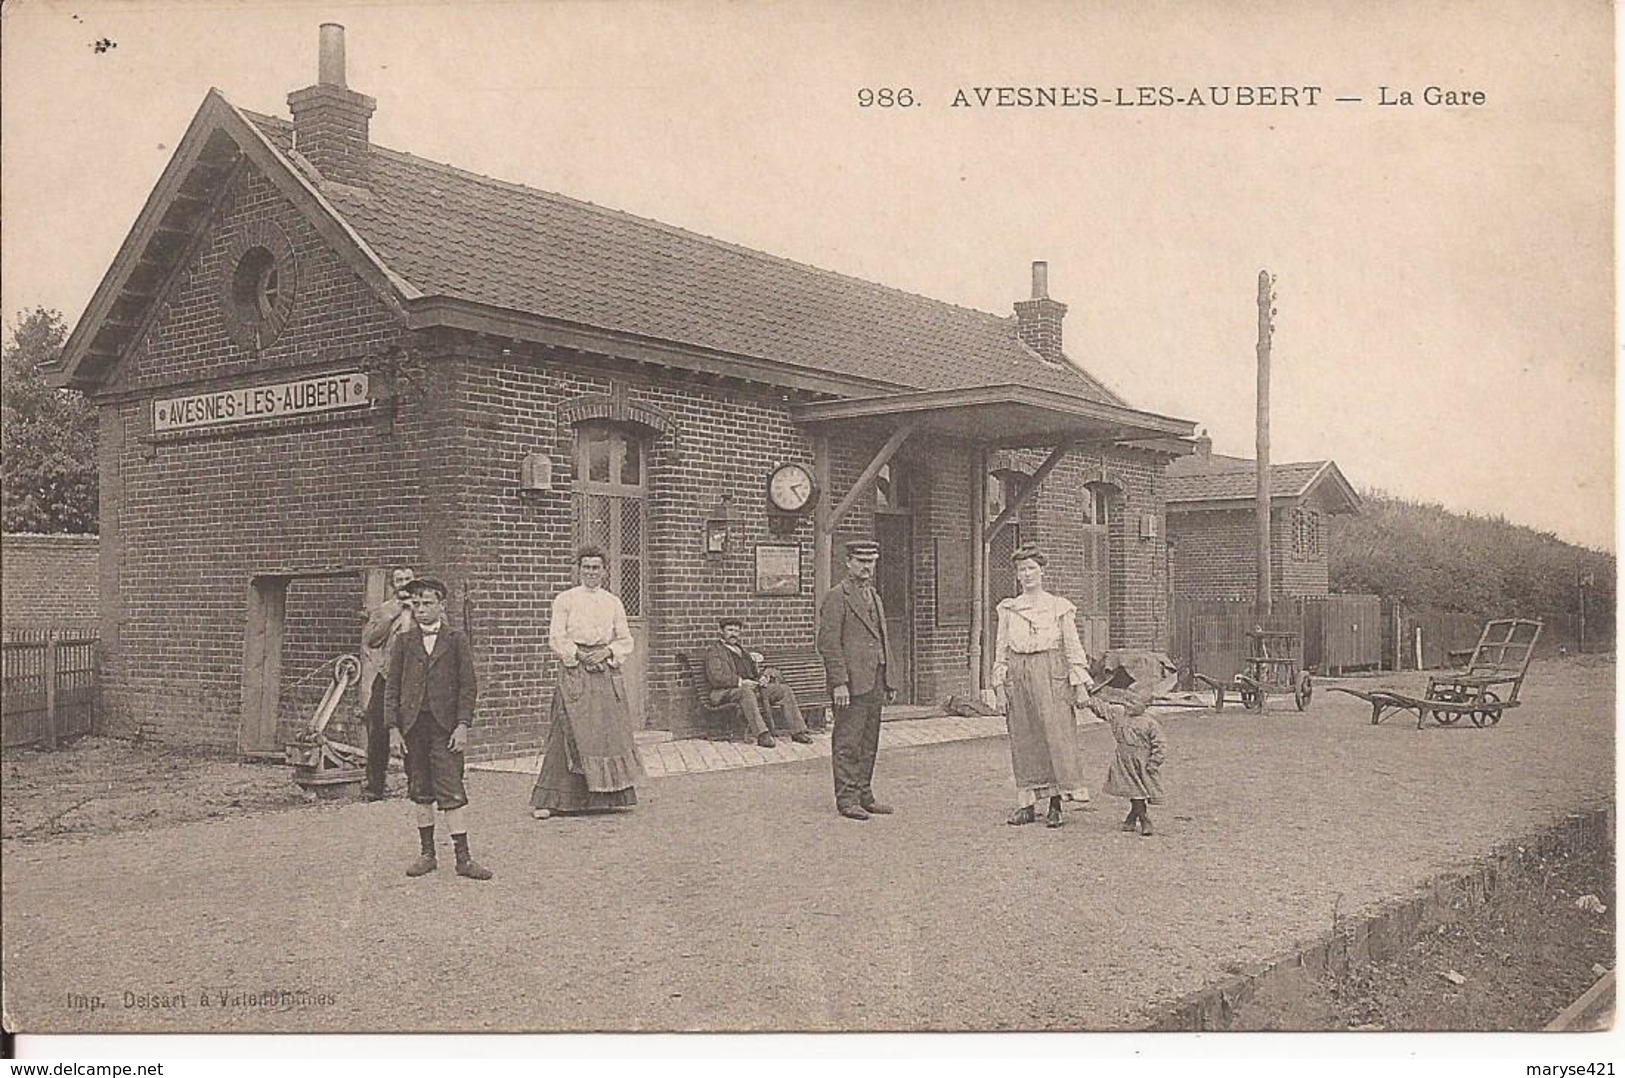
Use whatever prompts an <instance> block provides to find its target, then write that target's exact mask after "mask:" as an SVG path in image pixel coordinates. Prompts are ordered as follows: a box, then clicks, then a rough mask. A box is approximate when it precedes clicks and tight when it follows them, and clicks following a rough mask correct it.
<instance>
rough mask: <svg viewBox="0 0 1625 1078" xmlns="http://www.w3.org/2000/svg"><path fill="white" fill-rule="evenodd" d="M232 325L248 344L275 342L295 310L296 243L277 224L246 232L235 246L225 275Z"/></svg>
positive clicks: (225, 309)
mask: <svg viewBox="0 0 1625 1078" xmlns="http://www.w3.org/2000/svg"><path fill="white" fill-rule="evenodd" d="M221 278H222V279H221V297H220V298H221V313H222V314H223V315H224V316H225V322H226V329H227V330H228V331H229V332H230V333H231V335H232V337H233V338H234V339H235V340H236V341H237V343H238V344H240V345H242V346H243V347H244V348H252V349H256V350H258V349H261V348H267V347H269V346H270V344H271V342H273V341H275V340H276V339H277V337H278V335H280V334H281V332H282V330H283V328H284V327H285V326H286V325H287V324H288V316H289V314H290V313H291V312H292V310H293V299H294V283H295V272H294V262H293V245H292V244H290V243H289V242H288V238H287V236H285V235H283V233H282V230H281V229H279V228H277V227H276V226H275V225H263V226H261V227H259V228H256V229H253V230H249V231H245V232H244V233H242V234H241V235H239V236H238V237H237V239H236V241H235V242H234V243H233V244H232V246H231V249H230V251H229V253H228V257H227V259H226V262H225V265H224V267H223V272H222V275H221Z"/></svg>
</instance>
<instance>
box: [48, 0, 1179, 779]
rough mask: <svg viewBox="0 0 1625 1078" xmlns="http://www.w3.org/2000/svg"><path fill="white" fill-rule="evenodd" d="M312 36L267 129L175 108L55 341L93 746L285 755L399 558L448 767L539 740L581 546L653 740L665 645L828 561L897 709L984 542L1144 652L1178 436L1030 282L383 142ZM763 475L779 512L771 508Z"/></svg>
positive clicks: (791, 606)
mask: <svg viewBox="0 0 1625 1078" xmlns="http://www.w3.org/2000/svg"><path fill="white" fill-rule="evenodd" d="M342 34H343V31H342V29H341V28H339V27H336V26H332V25H328V26H324V27H323V30H322V49H321V62H320V78H319V81H318V83H317V84H316V85H314V86H311V87H308V88H306V89H303V90H298V91H296V92H294V93H292V94H290V95H289V97H288V103H289V106H290V110H291V113H292V122H289V121H287V120H284V119H280V118H276V117H271V116H264V115H259V114H256V113H253V112H249V111H246V110H243V109H240V108H237V107H236V106H234V105H232V104H231V103H230V102H228V101H227V100H226V99H225V98H224V97H223V96H222V95H221V94H220V93H219V92H217V91H210V92H209V93H208V95H207V97H206V98H205V99H204V101H203V104H202V106H201V108H200V109H199V110H198V112H197V114H196V116H195V117H194V119H193V121H192V123H191V125H190V127H189V128H188V130H187V132H186V135H185V137H184V138H183V139H182V141H181V143H180V145H179V147H178V149H177V150H176V152H175V155H174V158H173V159H172V161H171V162H170V163H169V165H168V167H167V169H166V170H165V172H164V174H163V175H162V177H161V178H160V180H159V182H158V185H157V187H156V188H155V189H154V191H153V192H152V194H151V196H150V197H149V199H148V201H147V203H146V206H145V207H144V208H143V210H142V211H141V214H140V216H139V217H138V218H137V220H136V222H135V224H134V226H133V228H132V230H131V232H130V234H129V236H128V238H127V239H126V240H125V242H124V244H123V246H122V247H121V249H120V250H119V252H118V255H117V257H116V258H115V260H114V262H113V264H112V266H111V268H110V269H109V270H108V272H107V274H106V276H105V278H104V279H103V281H102V283H101V286H100V288H99V289H98V291H97V292H96V294H95V296H94V298H93V299H92V301H91V303H90V305H89V307H88V308H87V310H86V313H85V315H84V317H83V319H82V320H81V321H80V323H79V324H78V326H77V327H76V328H75V330H74V332H73V335H72V337H71V339H70V340H69V342H68V346H67V348H66V351H65V357H64V362H63V366H62V368H61V369H60V371H59V374H58V378H59V381H60V383H61V384H65V385H71V386H74V387H77V388H80V389H83V390H85V391H86V392H88V393H90V394H91V395H92V396H93V397H94V399H95V401H96V402H97V404H98V406H99V410H100V416H101V442H100V453H101V459H100V467H101V507H102V508H101V514H102V516H101V554H100V568H99V572H100V591H101V596H102V611H101V634H102V639H103V641H104V647H105V655H106V665H105V670H104V679H105V690H104V700H105V702H106V704H107V710H108V712H109V726H110V729H111V730H112V732H115V733H119V732H123V733H133V732H136V731H140V732H142V733H144V734H146V735H148V736H152V737H156V738H159V739H162V740H165V741H170V742H185V743H188V744H192V745H197V746H200V747H211V748H215V749H219V750H235V751H239V752H243V753H247V754H251V755H252V754H262V753H263V754H270V755H276V754H280V752H281V750H282V746H283V744H284V743H285V742H286V740H287V739H288V738H289V736H290V734H291V733H292V731H293V730H294V729H295V724H300V723H303V722H304V721H305V717H306V716H308V715H309V714H310V711H311V709H312V707H313V705H314V703H315V701H316V700H317V699H318V698H319V696H320V695H321V692H322V690H323V689H324V688H325V686H326V685H327V684H329V683H330V680H329V677H328V674H327V672H326V666H325V664H327V663H329V662H330V661H331V660H332V659H333V658H334V657H335V656H337V655H340V654H343V653H346V652H353V651H354V650H355V649H356V646H357V636H358V633H359V628H360V624H361V622H360V617H361V612H362V611H363V609H364V608H365V607H366V606H367V605H368V604H369V603H370V602H371V601H373V600H375V599H376V598H377V597H378V596H379V595H380V594H381V591H382V588H383V578H384V575H385V573H386V571H387V567H389V566H391V565H395V564H409V565H413V566H415V567H417V568H418V570H419V572H420V573H425V572H426V573H432V574H433V575H435V576H438V577H440V578H442V579H444V580H445V581H446V582H447V583H448V584H449V585H450V588H451V596H450V598H449V604H450V609H451V611H452V617H453V620H454V621H455V622H456V623H458V624H461V625H463V626H464V627H465V628H467V629H468V631H469V632H470V634H471V636H472V638H473V642H474V646H475V649H476V654H477V656H478V663H479V669H480V675H481V697H480V704H479V713H478V718H477V722H476V728H475V730H474V752H475V753H476V754H477V755H479V756H485V757H490V756H499V755H508V754H512V753H516V752H523V751H527V750H529V751H534V750H535V749H536V748H537V747H539V746H540V745H541V743H542V741H543V739H544V736H545V733H546V729H545V723H546V715H547V704H548V700H549V696H550V693H551V690H552V676H553V675H552V664H551V663H550V662H549V661H548V656H547V648H546V633H547V622H548V615H549V605H550V602H551V599H552V598H553V596H554V595H555V594H557V593H558V592H559V591H560V590H562V589H564V588H566V587H568V586H570V585H571V584H572V583H573V572H574V559H573V551H574V550H575V548H576V547H577V545H578V544H580V543H582V542H584V541H588V540H591V541H594V542H597V543H599V544H601V545H603V546H605V547H606V548H607V549H608V550H609V553H610V563H611V586H612V587H613V588H614V590H616V591H617V592H618V593H619V594H620V596H621V598H622V599H623V601H624V602H625V604H626V607H627V611H628V614H629V615H630V617H631V621H632V625H633V633H634V636H635V637H636V638H637V641H638V645H639V646H638V650H637V654H636V662H635V668H634V669H632V670H631V671H630V672H629V682H630V683H631V684H632V686H633V689H632V691H633V692H634V704H635V707H636V714H637V715H639V716H640V718H641V721H642V722H643V724H644V725H645V726H647V727H651V728H661V729H669V730H673V731H677V732H680V733H681V732H686V731H690V730H692V729H694V727H695V724H696V721H697V718H696V715H695V714H694V711H695V700H694V697H695V690H694V686H693V685H692V684H691V683H690V682H689V680H688V674H687V671H686V670H685V668H684V663H683V662H682V660H681V658H680V656H681V655H682V654H683V653H684V652H688V651H692V650H694V649H695V648H696V647H697V646H698V645H700V644H702V643H703V642H704V641H706V640H708V639H710V638H711V637H712V636H714V634H715V618H716V616H717V615H718V614H720V613H722V612H724V611H738V612H742V613H743V614H744V615H745V616H746V617H747V619H748V621H749V632H748V635H749V639H750V640H751V641H752V642H753V644H755V645H756V646H759V647H761V648H762V650H764V651H767V652H769V653H772V652H774V651H782V650H788V649H797V650H799V649H806V648H810V647H811V645H812V641H813V632H814V620H815V611H816V601H817V598H818V597H819V595H821V594H822V592H823V590H824V589H826V588H827V587H828V586H829V585H830V583H831V581H832V579H838V574H839V564H838V560H839V558H838V554H836V553H835V552H836V551H838V550H839V543H840V542H841V540H842V539H843V538H846V537H849V536H854V535H869V534H872V535H874V536H876V537H878V538H879V540H880V542H881V543H882V546H883V549H884V554H883V557H882V561H881V565H882V579H881V586H882V588H883V593H884V595H885V599H886V603H887V606H888V610H889V612H890V613H891V615H892V617H893V622H892V626H891V628H892V632H893V634H894V637H893V639H894V642H895V643H896V644H897V645H898V646H897V654H898V662H899V664H900V665H901V666H902V667H903V670H902V671H900V673H901V675H902V684H903V686H904V689H903V699H904V700H913V701H924V702H935V701H937V700H940V699H941V698H942V697H944V696H946V695H948V694H949V693H954V692H965V691H967V690H972V689H974V688H976V687H977V686H979V684H980V683H981V680H982V679H983V677H984V676H985V672H986V670H987V668H988V666H989V664H990V655H989V654H988V652H989V651H990V650H991V637H990V636H989V635H987V633H986V629H985V627H986V626H987V625H989V624H991V621H990V618H989V610H990V607H991V604H992V603H993V602H995V601H996V600H997V598H998V597H999V596H1001V595H1004V594H1008V593H1009V591H1010V589H1011V577H1010V572H1009V566H1008V561H1007V555H1008V551H1009V549H1010V547H1011V544H1012V543H1013V542H1014V540H1015V538H1016V535H1017V533H1018V532H1020V533H1021V535H1022V537H1023V538H1026V537H1033V538H1036V539H1038V540H1039V541H1040V542H1042V543H1043V544H1044V545H1045V546H1046V548H1047V549H1048V550H1049V551H1050V552H1051V554H1052V558H1053V560H1052V562H1051V568H1050V573H1049V580H1050V583H1051V585H1052V587H1053V588H1054V590H1056V591H1058V592H1059V593H1061V594H1065V595H1068V596H1069V597H1072V598H1073V599H1074V600H1075V601H1076V602H1078V604H1079V606H1080V608H1081V609H1082V611H1083V613H1084V619H1083V622H1084V627H1085V631H1086V633H1087V634H1088V635H1089V637H1090V641H1091V643H1092V644H1093V645H1094V647H1095V648H1096V649H1097V650H1098V649H1099V648H1102V647H1104V646H1105V645H1106V643H1108V642H1109V643H1111V644H1114V645H1119V646H1147V647H1160V646H1163V641H1164V639H1165V637H1166V633H1167V616H1168V610H1167V579H1168V577H1167V556H1168V554H1167V548H1166V546H1165V544H1164V542H1163V541H1162V539H1161V538H1160V537H1161V536H1162V534H1163V528H1162V518H1163V500H1162V492H1161V488H1160V483H1161V474H1162V471H1163V468H1164V466H1165V465H1166V463H1167V462H1168V461H1169V460H1170V459H1171V458H1173V457H1174V456H1177V455H1179V454H1181V453H1184V452H1188V450H1189V443H1188V441H1186V439H1188V437H1189V436H1190V434H1191V433H1192V425H1191V424H1190V423H1188V422H1186V421H1184V420H1179V419H1173V418H1169V417H1166V416H1161V415H1155V414H1152V413H1148V412H1144V411H1140V410H1136V409H1134V408H1132V407H1130V406H1129V405H1128V404H1126V403H1125V402H1124V401H1123V400H1122V399H1120V398H1119V397H1118V396H1116V395H1115V394H1114V393H1112V392H1111V391H1110V390H1108V389H1107V388H1106V387H1105V386H1104V385H1102V384H1101V383H1100V382H1099V381H1097V380H1096V379H1094V378H1093V377H1091V376H1090V375H1089V374H1088V373H1087V372H1086V371H1084V370H1083V369H1082V368H1081V367H1080V366H1079V365H1077V364H1076V363H1074V362H1072V361H1071V360H1069V359H1068V358H1067V356H1066V355H1065V354H1064V353H1063V352H1062V347H1061V324H1062V318H1063V316H1064V314H1065V312H1066V307H1065V306H1064V305H1062V304H1061V303H1058V302H1056V301H1055V300H1053V299H1051V298H1049V296H1048V295H1047V287H1046V279H1045V272H1044V266H1043V264H1042V263H1035V264H1034V267H1033V288H1032V294H1031V297H1030V298H1028V299H1025V300H1022V301H1020V302H1018V303H1016V304H1015V310H1014V313H1013V315H1012V316H1004V317H1000V316H996V315H992V314H987V313H983V312H980V311H974V310H968V309H965V308H962V307H956V306H952V305H949V304H946V303H941V302H937V301H934V300H930V299H926V298H923V297H920V296H915V295H910V294H907V293H904V292H900V291H897V290H895V289H891V288H886V287H883V286H881V285H878V284H871V283H869V282H866V281H861V280H856V279H853V278H850V277H845V276H841V275H838V274H835V273H830V272H826V271H823V270H819V269H815V268H813V267H810V266H806V265H801V264H798V263H795V262H791V261H787V260H785V259H782V258H777V257H774V256H771V255H768V254H763V253H760V252H757V251H752V250H747V249H745V248H741V247H738V246H734V245H732V244H728V243H724V242H721V241H718V240H715V239H712V238H709V237H706V236H702V235H697V234H695V233H692V232H687V231H684V230H682V229H678V228H674V227H670V226H668V225H664V224H661V223H659V222H655V221H650V220H645V219H642V218H638V217H633V216H630V215H628V214H625V213H619V212H615V211H613V210H609V209H605V208H602V207H599V206H594V205H591V204H589V203H585V202H580V201H576V200H574V199H570V198H566V197H563V196H561V195H556V194H551V193H548V192H544V191H539V190H534V189H531V188H527V187H522V186H518V185H515V184H511V183H504V182H500V181H497V180H492V179H488V178H486V177H483V176H479V175H474V174H472V173H468V172H464V171H460V170H458V169H455V168H451V167H448V166H445V165H440V164H435V163H431V162H429V161H426V160H423V159H421V158H417V157H413V156H411V155H409V154H406V153H401V152H397V151H395V150H389V149H384V148H382V147H379V146H375V145H373V144H371V142H370V141H369V138H368V122H369V118H370V116H371V115H372V113H373V111H374V108H375V102H374V101H373V99H372V98H369V97H366V96H364V95H362V94H360V93H357V92H355V91H353V90H350V89H348V88H347V87H346V86H345V78H344V52H343V36H342ZM787 467H788V468H789V469H791V471H789V472H788V473H785V476H784V478H786V479H788V480H789V481H788V482H786V483H785V484H784V488H785V489H783V490H781V494H793V492H794V488H797V487H801V486H803V485H804V484H803V483H802V482H801V481H800V480H801V478H802V476H801V473H804V474H805V477H806V478H808V479H810V480H811V484H812V485H814V486H815V490H814V492H813V497H812V498H811V499H810V500H809V501H808V502H807V503H806V504H805V505H796V504H794V500H795V499H794V498H793V497H788V498H781V504H779V505H773V504H770V489H769V488H770V479H771V477H772V476H774V475H775V474H776V473H779V472H780V471H781V469H785V468H787ZM797 469H799V470H800V472H797V471H796V470H797Z"/></svg>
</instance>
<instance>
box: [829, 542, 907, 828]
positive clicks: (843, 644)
mask: <svg viewBox="0 0 1625 1078" xmlns="http://www.w3.org/2000/svg"><path fill="white" fill-rule="evenodd" d="M879 561H880V544H879V543H877V542H875V541H874V540H873V539H855V540H852V541H851V542H849V543H847V544H846V576H845V578H844V579H842V580H841V582H840V583H839V584H837V585H836V586H835V587H833V588H831V589H830V592H829V594H828V595H826V596H824V602H823V604H822V605H821V606H820V607H819V608H818V654H819V655H820V656H822V657H823V660H824V673H825V676H826V677H827V679H828V681H829V688H830V700H831V702H832V703H833V704H834V711H835V730H834V734H833V736H832V738H831V746H830V747H831V751H830V763H831V766H832V767H833V769H834V772H835V809H836V811H837V812H839V813H840V814H841V815H842V816H845V817H847V818H848V819H852V820H867V819H869V817H870V816H872V815H885V814H887V813H890V812H891V811H892V808H891V806H890V805H885V804H882V803H880V802H879V801H877V800H875V794H874V790H873V788H872V787H871V783H872V782H873V779H874V773H875V752H876V750H877V749H879V747H880V708H881V706H882V705H883V704H888V703H890V702H891V701H892V700H894V699H895V698H896V696H897V690H896V689H894V688H893V687H892V685H891V682H890V680H889V679H888V674H887V671H888V670H889V669H890V668H891V665H892V663H891V641H890V640H888V639H887V637H886V609H885V607H884V606H882V605H881V602H880V594H879V592H877V591H876V590H875V586H874V580H875V565H876V563H878V562H879Z"/></svg>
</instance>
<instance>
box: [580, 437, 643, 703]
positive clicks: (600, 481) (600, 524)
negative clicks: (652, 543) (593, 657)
mask: <svg viewBox="0 0 1625 1078" xmlns="http://www.w3.org/2000/svg"><path fill="white" fill-rule="evenodd" d="M576 477H577V478H576V531H577V537H578V539H579V541H580V542H582V543H591V544H592V545H594V546H599V547H602V548H603V549H604V552H605V553H606V554H607V555H608V558H609V565H608V566H607V568H608V569H609V581H608V584H607V587H608V588H609V590H610V591H612V592H614V593H615V594H616V595H618V596H620V599H621V605H623V606H625V607H626V622H627V627H628V628H630V629H631V630H632V642H633V645H634V648H633V651H632V658H631V659H630V660H629V661H628V662H627V664H626V666H625V667H624V668H623V670H622V674H623V676H624V677H625V680H626V692H627V700H628V703H629V704H630V707H631V711H632V721H633V722H634V723H635V724H637V725H638V726H640V727H641V726H642V725H644V723H645V719H646V715H645V711H644V699H645V696H644V676H645V671H647V670H648V666H649V639H650V636H651V633H650V631H649V613H650V612H649V603H648V599H649V558H648V530H649V529H648V519H649V518H648V507H649V502H648V454H647V451H646V448H645V446H644V443H643V440H642V439H641V438H640V437H638V436H637V434H635V433H634V432H633V431H632V430H630V429H629V428H624V427H615V426H611V425H608V424H597V423H595V424H587V425H583V426H581V427H578V428H577V430H576Z"/></svg>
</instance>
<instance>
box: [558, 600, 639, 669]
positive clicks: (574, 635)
mask: <svg viewBox="0 0 1625 1078" xmlns="http://www.w3.org/2000/svg"><path fill="white" fill-rule="evenodd" d="M606 645H607V646H608V647H609V653H610V660H609V661H610V665H611V666H619V665H621V664H622V663H623V662H625V661H626V660H627V658H628V657H630V656H631V654H632V630H631V629H630V628H628V627H627V624H626V607H624V606H622V605H621V599H620V596H618V595H616V594H615V593H614V592H611V591H605V590H604V589H603V588H589V587H587V586H586V585H584V584H583V585H577V586H576V587H573V588H571V589H570V590H568V591H564V592H560V593H559V596H558V597H557V598H556V599H554V600H553V620H552V622H551V623H550V624H549V625H548V629H547V646H548V647H550V648H552V649H553V654H555V655H557V656H558V657H559V658H560V659H561V660H563V662H564V665H565V666H575V665H576V664H577V663H578V662H579V661H580V660H579V659H577V658H576V652H577V651H578V650H579V649H581V648H584V647H586V648H590V647H604V646H606Z"/></svg>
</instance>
